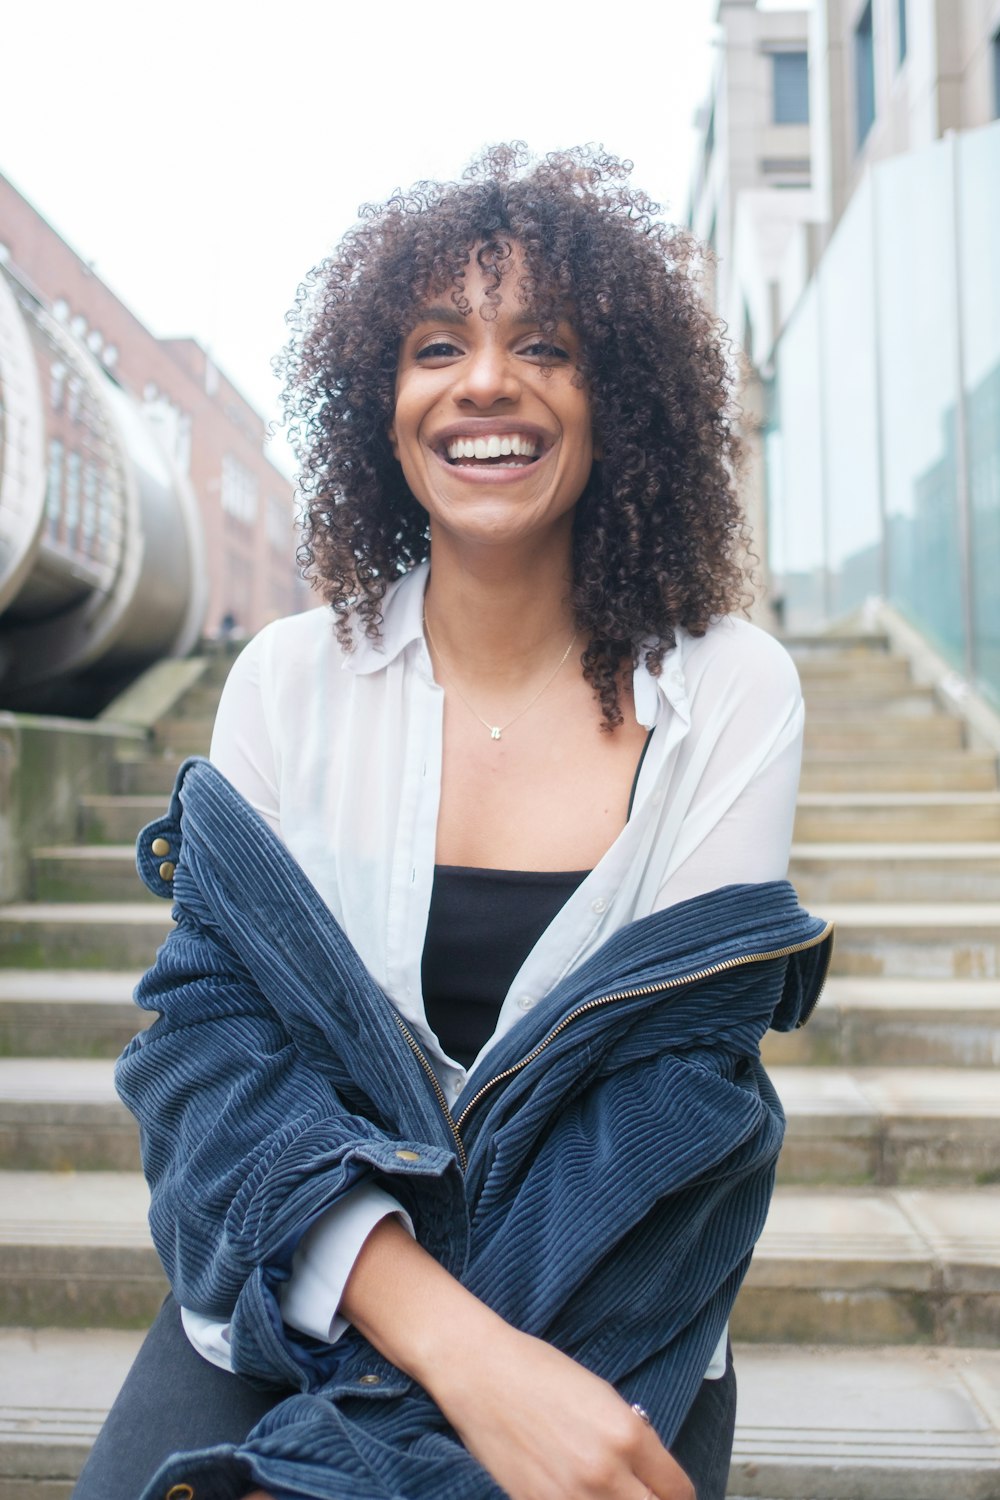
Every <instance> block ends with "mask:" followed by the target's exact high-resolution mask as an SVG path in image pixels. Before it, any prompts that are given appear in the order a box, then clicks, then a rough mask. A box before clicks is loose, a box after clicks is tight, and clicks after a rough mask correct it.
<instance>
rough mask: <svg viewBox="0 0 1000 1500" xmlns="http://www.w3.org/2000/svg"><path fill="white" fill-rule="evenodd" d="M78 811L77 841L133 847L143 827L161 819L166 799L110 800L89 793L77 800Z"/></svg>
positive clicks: (149, 795) (156, 795)
mask: <svg viewBox="0 0 1000 1500" xmlns="http://www.w3.org/2000/svg"><path fill="white" fill-rule="evenodd" d="M175 774H176V769H175ZM170 784H171V786H173V781H172V780H171V783H170ZM79 807H80V813H79V818H80V837H81V838H82V839H84V840H85V841H86V842H87V843H88V844H132V845H134V844H135V841H136V839H137V837H138V836H139V832H140V830H141V829H142V828H143V827H144V826H145V825H146V824H147V823H151V822H152V820H153V819H154V818H162V816H163V814H164V813H165V812H166V808H167V799H166V797H164V796H162V795H161V794H160V793H157V792H151V793H147V794H145V795H139V794H131V795H128V796H111V797H109V796H103V795H97V794H95V793H89V794H88V795H87V796H85V797H81V798H80V802H79Z"/></svg>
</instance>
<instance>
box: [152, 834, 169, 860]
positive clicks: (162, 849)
mask: <svg viewBox="0 0 1000 1500" xmlns="http://www.w3.org/2000/svg"><path fill="white" fill-rule="evenodd" d="M149 847H150V849H152V851H153V853H154V854H155V855H156V857H157V859H162V858H163V856H164V855H165V854H169V853H170V845H169V844H168V843H167V841H166V839H154V840H153V842H152V843H151V844H150V846H149Z"/></svg>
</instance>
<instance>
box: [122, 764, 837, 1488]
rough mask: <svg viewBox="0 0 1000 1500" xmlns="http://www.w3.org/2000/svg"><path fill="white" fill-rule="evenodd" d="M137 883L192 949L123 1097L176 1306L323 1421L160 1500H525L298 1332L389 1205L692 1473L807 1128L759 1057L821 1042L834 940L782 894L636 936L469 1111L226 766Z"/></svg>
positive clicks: (470, 1099)
mask: <svg viewBox="0 0 1000 1500" xmlns="http://www.w3.org/2000/svg"><path fill="white" fill-rule="evenodd" d="M160 841H162V842H160ZM154 843H155V845H156V852H154V848H153V845H154ZM164 845H166V846H167V854H166V855H165V854H164V853H163V849H164ZM138 862H139V869H140V873H141V875H142V876H143V878H144V880H145V881H146V883H147V885H149V886H150V888H151V889H152V890H154V891H156V892H158V893H159V894H161V895H163V896H172V897H173V900H174V903H175V905H174V916H175V919H176V927H175V928H174V930H173V931H172V932H171V934H170V936H169V937H168V939H167V941H166V943H165V944H164V945H163V947H162V948H161V949H160V951H159V953H158V955H157V959H156V963H155V965H154V967H153V968H152V969H151V970H150V971H149V973H148V974H147V975H146V976H145V978H144V979H143V980H142V982H141V983H140V985H139V987H138V990H137V991H136V999H137V1001H138V1003H139V1004H140V1005H141V1006H144V1007H146V1008H148V1009H151V1010H154V1011H158V1012H159V1018H158V1019H157V1020H156V1021H154V1023H153V1024H152V1026H151V1027H150V1028H149V1029H148V1030H147V1031H145V1032H143V1033H142V1034H140V1035H139V1036H138V1037H137V1038H136V1039H135V1041H134V1042H132V1043H131V1045H130V1046H129V1047H128V1048H127V1049H126V1051H125V1053H124V1054H123V1056H122V1058H121V1060H120V1061H119V1064H118V1069H117V1082H118V1088H119V1092H120V1093H121V1096H122V1098H123V1099H124V1101H125V1103H126V1104H127V1105H128V1107H129V1108H130V1109H131V1110H132V1112H133V1113H134V1114H135V1115H136V1117H137V1118H138V1120H139V1123H140V1127H141V1134H142V1149H143V1164H144V1168H145V1172H146V1177H147V1180H148V1182H149V1186H150V1189H151V1193H152V1205H151V1210H150V1224H151V1228H152V1233H153V1239H154V1241H155V1244H156V1248H157V1251H158V1252H159V1255H160V1258H161V1260H162V1261H163V1265H164V1267H165V1269H166V1272H167V1275H168V1277H169V1279H170V1282H171V1285H172V1287H173V1290H174V1293H175V1295H176V1297H177V1299H178V1300H179V1301H180V1302H181V1303H182V1304H183V1305H184V1306H186V1307H189V1308H191V1309H193V1310H195V1311H197V1312H201V1313H205V1314H209V1315H212V1316H216V1317H219V1318H224V1319H228V1320H229V1321H230V1323H231V1333H232V1354H233V1365H234V1368H235V1369H236V1370H238V1371H239V1372H240V1373H241V1374H243V1375H245V1376H247V1377H248V1378H250V1379H252V1380H255V1381H258V1382H260V1383H262V1384H266V1385H271V1386H274V1385H280V1386H291V1387H292V1388H293V1389H294V1390H296V1391H298V1392H300V1394H295V1395H291V1396H289V1397H288V1398H287V1399H285V1400H284V1401H282V1402H281V1403H280V1404H279V1405H278V1406H277V1407H275V1409H274V1410H273V1411H272V1412H270V1413H269V1414H268V1416H267V1417H266V1418H265V1419H264V1420H263V1421H262V1422H261V1423H260V1424H259V1425H258V1426H257V1427H256V1428H255V1429H254V1431H253V1433H252V1434H251V1435H250V1437H249V1439H248V1440H247V1441H246V1442H245V1443H244V1444H242V1445H241V1446H239V1447H238V1448H233V1447H222V1448H216V1449H212V1450H211V1451H208V1452H203V1453H199V1454H189V1455H178V1456H177V1457H176V1458H174V1459H172V1460H171V1461H170V1462H169V1463H168V1465H167V1466H166V1467H165V1468H164V1469H163V1470H162V1471H161V1473H160V1474H159V1475H158V1476H157V1479H156V1481H155V1482H154V1483H153V1484H152V1485H151V1486H150V1487H149V1488H148V1489H147V1491H146V1496H147V1497H148V1500H153V1497H154V1496H155V1497H161V1496H164V1495H165V1494H166V1493H167V1492H168V1491H169V1489H170V1487H171V1486H172V1485H175V1484H181V1485H183V1484H185V1483H186V1484H189V1485H191V1486H192V1488H193V1489H194V1492H195V1494H196V1495H197V1496H198V1500H235V1497H238V1496H241V1495H243V1494H245V1493H246V1491H247V1490H248V1489H250V1488H252V1487H253V1485H254V1484H257V1485H260V1486H262V1487H264V1488H265V1489H268V1490H270V1491H271V1492H272V1493H273V1494H274V1495H275V1496H277V1497H279V1500H284V1497H286V1496H287V1497H292V1496H295V1497H315V1500H403V1497H405V1500H486V1497H496V1496H499V1495H500V1493H501V1492H500V1490H499V1489H498V1487H497V1486H496V1484H495V1483H494V1482H493V1480H492V1479H491V1478H490V1477H489V1475H488V1474H487V1473H486V1472H485V1471H484V1470H483V1469H482V1468H481V1467H480V1466H479V1464H478V1463H476V1461H475V1460H474V1459H473V1458H471V1457H470V1456H469V1455H468V1454H467V1453H466V1452H465V1450H464V1449H463V1448H462V1447H461V1445H460V1443H459V1442H458V1440H457V1438H456V1437H455V1435H454V1433H453V1432H452V1431H451V1429H450V1428H449V1427H448V1424H447V1422H446V1421H445V1419H444V1417H443V1416H442V1415H441V1413H440V1412H439V1411H438V1409H437V1408H436V1407H435V1406H434V1404H433V1402H431V1400H430V1399H429V1398H428V1397H427V1396H426V1395H425V1393H424V1392H423V1391H421V1390H420V1389H419V1387H416V1386H415V1385H414V1384H413V1383H412V1382H411V1381H410V1380H408V1379H407V1378H406V1377H405V1376H404V1375H402V1374H401V1372H400V1371H399V1370H398V1369H396V1368H395V1367H394V1366H392V1365H390V1364H389V1363H388V1362H387V1361H386V1360H385V1359H383V1358H382V1356H381V1355H380V1354H378V1352H377V1351H376V1350H374V1349H373V1348H372V1346H371V1345H370V1344H368V1343H367V1341H366V1340H365V1339H363V1338H362V1337H361V1336H360V1335H359V1334H358V1333H357V1332H355V1331H349V1332H348V1333H347V1334H346V1335H345V1336H344V1337H343V1338H342V1339H341V1340H339V1341H338V1342H337V1343H336V1344H334V1345H326V1344H321V1343H319V1342H318V1341H316V1340H314V1339H311V1338H309V1337H308V1336H306V1335H301V1334H297V1333H295V1332H294V1331H292V1330H290V1329H288V1328H286V1327H285V1326H284V1324H283V1323H282V1321H281V1317H280V1313H279V1310H278V1303H277V1298H276V1289H277V1288H278V1287H279V1286H280V1284H281V1282H282V1281H283V1279H285V1278H286V1277H287V1276H288V1273H289V1268H290V1264H291V1257H292V1253H293V1251H294V1249H295V1246H296V1244H297V1243H298V1241H299V1239H300V1238H301V1236H302V1235H303V1233H304V1232H305V1231H306V1229H307V1228H308V1227H309V1226H310V1224H312V1223H313V1222H314V1221H315V1219H316V1218H317V1217H318V1216H319V1215H320V1214H322V1213H323V1211H324V1210H325V1209H326V1208H328V1207H329V1206H330V1204H331V1203H333V1202H334V1201H335V1200H336V1199H337V1198H338V1197H339V1196H340V1195H341V1194H343V1193H344V1192H345V1191H347V1190H348V1189H349V1188H350V1187H351V1186H352V1185H353V1184H355V1183H357V1182H359V1181H361V1180H363V1179H366V1178H368V1179H374V1180H376V1181H378V1182H379V1183H381V1184H382V1185H383V1186H385V1187H386V1188H388V1189H389V1190H390V1191H391V1192H392V1194H393V1195H394V1196H395V1197H396V1198H397V1199H398V1200H399V1201H400V1202H401V1203H402V1204H403V1205H404V1206H405V1207H406V1208H407V1210H408V1211H409V1213H410V1215H411V1217H412V1219H413V1222H414V1226H415V1229H416V1233H417V1236H418V1238H419V1239H420V1241H421V1242H422V1244H424V1246H425V1247H426V1248H427V1249H428V1250H429V1251H430V1252H431V1253H432V1254H433V1255H435V1256H436V1257H437V1258H438V1259H439V1260H440V1261H441V1262H442V1263H443V1264H444V1265H445V1266H446V1267H447V1268H448V1270H449V1271H451V1272H452V1273H453V1274H454V1275H455V1276H457V1277H459V1278H460V1279H461V1280H462V1282H463V1283H464V1284H465V1285H466V1286H467V1287H468V1288H469V1289H470V1290H471V1291H472V1292H474V1293H475V1294H476V1295H477V1296H478V1297H480V1298H482V1299H483V1300H484V1301H485V1302H487V1303H489V1304H490V1306H492V1307H493V1308H495V1309H496V1311H497V1312H498V1313H499V1314H500V1315H501V1316H502V1317H504V1318H506V1319H507V1320H508V1321H509V1322H511V1323H512V1324H514V1325H516V1326H517V1327H519V1328H522V1329H524V1330H525V1331H527V1332H529V1333H532V1334H535V1335H537V1336H538V1337H541V1338H544V1339H547V1340H549V1341H550V1342H551V1343H553V1344H555V1345H557V1346H558V1347H559V1348H561V1349H563V1350H564V1351H565V1352H566V1353H567V1354H569V1355H571V1356H572V1357H573V1358H575V1359H577V1360H579V1361H580V1362H581V1363H582V1364H584V1365H586V1366H587V1367H588V1368H590V1369H592V1370H593V1371H595V1372H596V1373H597V1374H598V1375H601V1376H603V1377H604V1378H605V1379H606V1380H609V1381H611V1382H612V1383H613V1384H614V1385H615V1386H616V1387H617V1388H618V1390H619V1391H620V1392H621V1393H622V1395H623V1396H624V1397H625V1398H626V1399H627V1400H628V1401H639V1402H641V1403H642V1405H643V1406H644V1407H646V1409H647V1410H648V1411H649V1412H650V1413H651V1414H652V1417H653V1421H654V1424H655V1426H656V1428H657V1431H658V1432H659V1434H660V1436H661V1438H662V1439H663V1441H664V1442H666V1443H667V1444H669V1443H670V1442H671V1441H672V1439H673V1437H674V1436H675V1435H676V1433H677V1430H678V1429H679V1427H680V1425H681V1422H682V1421H683V1419H684V1416H685V1414H686V1412H687V1409H688V1407H689V1405H690V1403H691V1400H692V1399H693V1397H694V1394H695V1392H696V1390H697V1388H698V1385H699V1383H700V1381H701V1378H702V1374H703V1372H704V1370H705V1368H706V1366H707V1364H708V1361H709V1358H710V1356H711V1354H712V1352H713V1350H714V1348H715V1345H716V1343H717V1342H718V1339H719V1337H720V1334H721V1331H722V1329H723V1327H724V1326H725V1323H726V1319H727V1318H728V1316H729V1312H730V1309H731V1307H732V1303H733V1300H734V1298H735V1296H736V1292H737V1290H738V1288H739V1285H740V1282H741V1281H742V1279H743V1276H744V1274H745V1272H746V1269H747V1266H748V1264H749V1261H750V1255H751V1252H752V1249H753V1245H754V1243H755V1241H756V1239H757V1237H758V1235H759V1234H760V1231H761V1228H762V1227H763V1223H764V1218H765V1215H766V1212H767V1206H768V1202H769V1199H770V1195H771V1190H772V1185H773V1178H774V1168H775V1163H776V1160H777V1156H778V1151H779V1148H780V1145H781V1138H782V1133H783V1129H784V1120H783V1116H782V1112H781V1108H780V1105H779V1103H778V1100H777V1097H776V1095H775V1093H774V1091H773V1089H772V1087H771V1085H770V1083H769V1081H768V1079H767V1076H766V1074H765V1073H764V1070H763V1068H762V1066H761V1064H760V1061H759V1051H758V1048H759V1043H760V1039H761V1037H762V1036H763V1034H764V1032H765V1031H766V1030H767V1028H768V1026H771V1025H773V1026H776V1027H777V1028H778V1029H780V1030H789V1029H791V1028H792V1027H795V1026H799V1025H802V1024H803V1023H804V1021H805V1020H806V1019H807V1018H808V1016H809V1014H810V1012H811V1010H812V1008H813V1006H814V1005H815V1003H816V1000H817V998H818V995H819V991H820V989H821V988H822V983H823V979H824V977H825V973H826V969H827V967H828V964H829V954H830V947H831V933H830V928H829V925H828V924H826V923H824V922H822V921H820V920H817V919H816V918H813V917H811V916H809V915H808V914H807V913H806V912H804V911H802V909H801V908H800V907H799V905H798V902H797V900H796V897H795V893H794V891H793V890H792V888H791V886H789V885H788V884H787V883H786V882H783V881H781V882H773V883H770V884H765V885H752V886H728V887H725V888H723V889H721V890H718V891H714V892H712V893H711V894H709V895H706V896H703V897H698V898H696V899H695V900H692V901H687V902H684V903H682V904H681V905H679V906H675V907H671V908H669V909H668V910H666V911H663V912H660V913H658V914H656V915H655V916H651V917H647V918H644V919H643V920H641V921H638V922H634V923H632V924H631V925H630V926H628V927H626V928H624V929H622V930H621V931H620V932H618V933H617V934H615V936H613V937H612V938H610V939H609V941H608V942H607V943H606V944H605V945H604V946H603V947H602V948H601V949H600V950H599V951H598V952H597V953H596V954H594V955H593V957H592V958H590V959H589V960H588V961H587V962H586V963H584V964H582V965H581V966H580V967H579V968H578V969H577V970H575V971H574V972H573V973H571V974H570V975H568V976H567V977H566V979H564V980H563V981H562V982H561V983H560V984H558V985H557V986H556V987H555V989H553V990H552V992H551V993H550V994H549V995H548V996H547V997H546V998H545V1000H543V1001H542V1002H540V1003H539V1004H538V1006H537V1007H536V1008H535V1009H534V1010H533V1011H532V1012H531V1013H530V1014H529V1015H528V1016H526V1017H525V1018H524V1019H523V1020H522V1021H520V1022H519V1023H518V1025H517V1026H515V1027H514V1028H513V1029H512V1030H511V1031H510V1032H509V1033H508V1034H507V1036H505V1037H504V1038H503V1040H502V1041H500V1042H499V1043H498V1044H497V1046H496V1047H495V1048H494V1049H493V1050H492V1051H491V1052H490V1054H489V1056H488V1057H487V1058H486V1059H485V1060H484V1061H483V1063H482V1064H481V1065H480V1066H479V1067H478V1068H477V1069H476V1071H475V1072H474V1073H473V1074H472V1076H470V1078H469V1081H468V1084H467V1086H466V1088H465V1091H464V1093H463V1094H462V1096H461V1097H460V1098H459V1100H458V1101H457V1103H456V1104H454V1105H453V1106H452V1108H451V1109H450V1110H449V1108H448V1106H447V1103H446V1101H445V1098H444V1095H443V1093H442V1090H441V1088H440V1086H439V1085H438V1083H437V1080H436V1078H435V1076H434V1072H433V1069H432V1068H431V1066H430V1064H429V1062H428V1061H427V1059H426V1057H425V1056H424V1055H423V1053H422V1052H421V1050H420V1047H419V1044H418V1042H417V1040H416V1038H415V1037H414V1036H413V1035H412V1033H411V1032H410V1030H409V1028H408V1027H407V1026H406V1025H405V1023H404V1022H403V1020H402V1019H401V1017H400V1016H399V1014H398V1012H397V1011H396V1009H395V1007H394V1006H393V1005H392V1003H391V1002H390V1001H389V1000H388V998H387V997H386V996H385V995H384V993H383V992H382V991H381V990H380V989H379V988H378V986H377V985H376V984H375V982H374V980H373V979H372V977H371V976H370V975H369V974H368V972H367V971H366V969H365V968H364V966H363V964H362V963H361V960H360V959H359V957H358V955H357V954H356V952H355V951H354V949H353V948H352V947H351V945H350V943H349V942H348V940H347V938H346V937H345V936H344V934H343V932H342V931H341V929H340V928H339V926H338V925H337V923H336V921H335V920H334V918H333V917H332V915H331V913H330V911H329V909H328V908H327V907H326V906H325V905H324V903H323V902H322V900H321V898H320V897H319V895H318V893H317V892H316V891H315V889H314V888H313V887H312V885H311V884H310V882H309V880H308V879H307V877H306V876H305V874H304V873H303V871H302V870H301V869H300V868H299V866H298V865H297V864H296V863H295V861H294V860H293V859H292V858H291V856H290V855H289V854H288V852H287V850H286V849H285V848H284V846H283V845H282V844H281V842H280V840H278V839H277V838H276V837H275V836H274V835H273V834H272V832H271V831H270V829H269V828H268V827H267V825H266V824H265V823H264V822H263V821H262V820H261V819H260V818H259V817H258V816H257V814H256V813H255V812H254V811H253V810H252V809H251V808H250V807H249V805H248V804H247V803H246V802H245V801H244V800H243V798H242V797H240V795H239V794H238V793H237V792H236V791H235V790H234V788H233V787H231V786H230V784H229V783H228V782H227V781H226V780H225V778H224V777H223V776H222V775H221V774H220V773H219V772H218V771H216V770H215V769H214V767H212V766H211V765H210V764H208V762H206V761H202V760H192V761H188V762H186V763H185V765H184V766H183V767H182V768H181V771H180V774H179V776H178V780H177V786H176V788H175V790H174V794H173V797H172V799H171V802H170V806H169V809H168V811H167V814H166V816H165V817H164V818H162V819H160V820H158V821H157V822H155V823H152V824H150V825H149V826H148V827H147V828H146V829H144V830H143V833H142V834H141V835H140V839H139V846H138ZM170 865H173V866H174V869H173V873H172V875H171V871H170V868H169V866H170ZM165 876H168V877H170V878H164V877H165Z"/></svg>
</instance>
